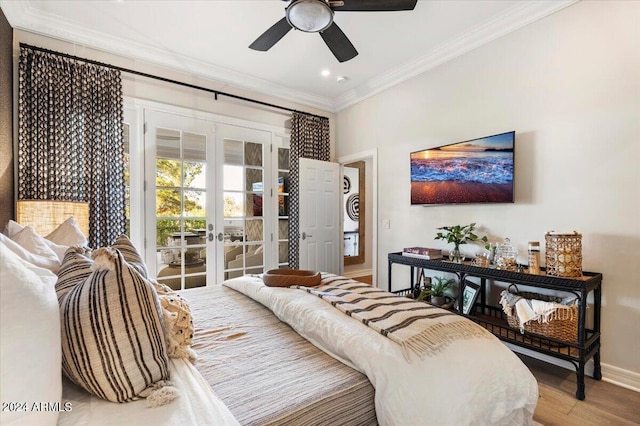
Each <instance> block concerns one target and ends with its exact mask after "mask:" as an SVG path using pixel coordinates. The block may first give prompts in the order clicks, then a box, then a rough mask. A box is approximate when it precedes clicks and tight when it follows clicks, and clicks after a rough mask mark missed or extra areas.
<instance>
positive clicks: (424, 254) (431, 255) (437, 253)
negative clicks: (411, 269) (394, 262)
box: [402, 247, 442, 260]
mask: <svg viewBox="0 0 640 426" xmlns="http://www.w3.org/2000/svg"><path fill="white" fill-rule="evenodd" d="M402 255H403V256H410V257H419V258H420V259H427V260H436V259H442V250H440V249H434V248H427V247H406V248H404V249H402Z"/></svg>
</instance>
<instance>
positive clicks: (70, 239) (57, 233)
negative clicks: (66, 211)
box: [45, 216, 88, 247]
mask: <svg viewBox="0 0 640 426" xmlns="http://www.w3.org/2000/svg"><path fill="white" fill-rule="evenodd" d="M45 238H46V239H47V240H49V241H53V242H54V243H56V244H59V245H61V246H67V247H71V246H86V245H87V244H88V241H87V238H86V236H85V235H84V234H83V233H82V231H81V230H80V228H79V227H78V222H76V219H75V218H74V217H73V216H71V217H69V218H68V219H67V220H65V221H64V222H62V223H61V224H60V225H58V227H57V228H56V229H55V230H54V231H53V232H52V233H50V234H49V235H47V236H46V237H45Z"/></svg>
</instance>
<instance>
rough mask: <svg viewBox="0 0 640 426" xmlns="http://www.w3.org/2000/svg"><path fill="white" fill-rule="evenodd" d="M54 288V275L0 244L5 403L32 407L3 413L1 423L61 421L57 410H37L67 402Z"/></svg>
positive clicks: (0, 361)
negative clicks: (43, 403) (38, 407)
mask: <svg viewBox="0 0 640 426" xmlns="http://www.w3.org/2000/svg"><path fill="white" fill-rule="evenodd" d="M55 283H56V276H55V274H53V273H51V272H50V271H47V270H46V269H42V268H38V267H37V266H34V265H31V264H29V263H27V262H26V261H24V260H22V259H21V258H20V257H19V256H18V255H17V254H16V253H14V252H13V251H12V250H11V249H9V248H8V247H7V246H6V245H5V244H4V243H2V242H0V324H1V328H0V375H1V379H0V399H1V400H2V402H3V403H5V402H16V403H27V407H26V408H27V411H15V410H14V411H5V410H2V413H0V424H10V423H11V424H33V425H55V424H56V423H57V421H58V412H57V411H55V410H50V411H34V410H33V403H36V402H46V403H56V402H60V400H61V398H62V376H61V363H62V359H61V356H62V355H61V352H62V350H61V343H60V311H59V308H58V299H57V298H56V293H55V290H54V285H55ZM29 404H31V405H29ZM36 408H37V407H36ZM12 422H15V423H12Z"/></svg>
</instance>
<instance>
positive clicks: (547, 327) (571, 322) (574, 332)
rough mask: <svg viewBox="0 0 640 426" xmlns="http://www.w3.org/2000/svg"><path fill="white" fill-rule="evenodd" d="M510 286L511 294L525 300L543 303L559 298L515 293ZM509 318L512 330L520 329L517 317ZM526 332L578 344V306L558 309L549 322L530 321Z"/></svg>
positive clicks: (510, 316)
mask: <svg viewBox="0 0 640 426" xmlns="http://www.w3.org/2000/svg"><path fill="white" fill-rule="evenodd" d="M512 287H515V285H513V284H512V285H511V286H509V291H510V292H511V293H514V294H517V295H518V296H521V297H523V298H525V299H537V300H542V301H543V302H556V301H557V298H556V297H553V296H548V295H545V294H539V293H532V292H527V291H518V290H517V287H516V290H515V291H513V290H512ZM505 314H506V316H507V322H508V323H509V326H510V327H512V328H517V329H520V321H519V320H518V317H517V316H516V315H509V314H507V313H505ZM524 331H525V332H527V333H535V334H540V335H542V336H547V337H552V338H554V339H558V340H564V341H566V342H571V343H576V342H577V341H578V305H577V304H573V305H572V306H569V307H568V309H556V310H555V311H554V312H553V313H552V314H551V315H550V316H549V321H548V322H538V321H529V322H528V323H526V324H525V325H524Z"/></svg>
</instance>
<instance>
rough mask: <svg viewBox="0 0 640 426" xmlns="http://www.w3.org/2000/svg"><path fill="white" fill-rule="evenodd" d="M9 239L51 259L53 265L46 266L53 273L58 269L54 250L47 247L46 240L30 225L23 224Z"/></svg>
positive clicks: (58, 264) (57, 259)
mask: <svg viewBox="0 0 640 426" xmlns="http://www.w3.org/2000/svg"><path fill="white" fill-rule="evenodd" d="M11 239H12V240H13V241H15V242H16V243H18V244H20V245H21V246H22V248H24V249H26V250H27V251H29V252H31V253H33V254H35V255H38V256H41V257H43V258H45V259H49V260H51V261H52V262H53V266H52V267H50V268H47V269H49V270H50V271H51V272H54V273H55V272H57V271H58V268H60V258H59V257H58V255H57V254H56V252H55V251H53V249H51V247H49V244H48V243H47V240H45V239H44V238H43V237H41V236H40V235H38V234H37V233H36V230H35V229H33V227H32V226H25V227H24V228H22V230H21V231H20V232H18V233H16V234H14V235H13V236H12V237H11Z"/></svg>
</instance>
